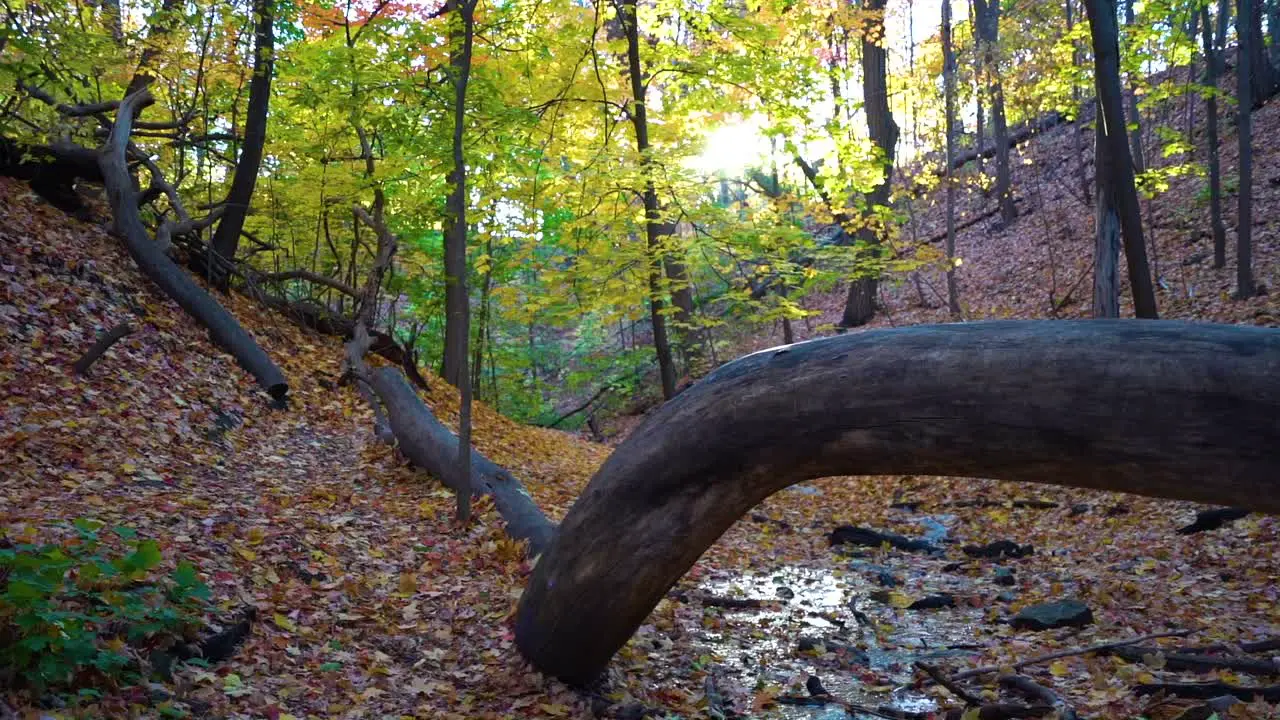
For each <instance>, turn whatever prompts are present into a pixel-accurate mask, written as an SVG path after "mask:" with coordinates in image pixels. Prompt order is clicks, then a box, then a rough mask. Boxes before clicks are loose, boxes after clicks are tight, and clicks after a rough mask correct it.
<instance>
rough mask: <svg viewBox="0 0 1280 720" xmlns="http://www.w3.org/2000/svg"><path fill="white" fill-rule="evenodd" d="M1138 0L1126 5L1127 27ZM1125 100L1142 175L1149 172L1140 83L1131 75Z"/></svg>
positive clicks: (1135, 159)
mask: <svg viewBox="0 0 1280 720" xmlns="http://www.w3.org/2000/svg"><path fill="white" fill-rule="evenodd" d="M1134 2H1136V0H1126V1H1125V4H1124V24H1125V27H1129V28H1131V27H1133V23H1134V13H1133V3H1134ZM1125 100H1126V102H1127V103H1128V105H1129V117H1128V120H1129V124H1130V125H1131V126H1132V127H1130V128H1129V145H1130V148H1131V150H1132V153H1133V172H1134V174H1136V175H1141V174H1142V173H1144V172H1146V171H1147V155H1146V152H1144V151H1143V149H1142V113H1140V112H1138V83H1137V80H1136V79H1135V78H1134V77H1133V74H1132V73H1130V74H1129V88H1128V92H1127V93H1125Z"/></svg>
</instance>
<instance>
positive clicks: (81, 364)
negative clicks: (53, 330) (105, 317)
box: [71, 322, 133, 375]
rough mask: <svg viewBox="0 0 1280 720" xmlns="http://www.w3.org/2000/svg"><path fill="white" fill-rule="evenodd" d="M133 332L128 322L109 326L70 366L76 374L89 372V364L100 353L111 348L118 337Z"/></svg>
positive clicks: (95, 359) (96, 358)
mask: <svg viewBox="0 0 1280 720" xmlns="http://www.w3.org/2000/svg"><path fill="white" fill-rule="evenodd" d="M132 332H133V326H132V325H130V324H129V323H128V322H122V323H120V324H119V325H116V326H115V327H113V328H111V329H110V330H108V331H107V332H105V333H103V334H102V335H101V336H99V337H98V341H97V342H95V343H94V344H93V346H92V347H90V348H89V349H88V350H86V351H85V353H84V355H81V356H80V359H79V360H76V364H75V365H73V366H71V369H72V370H74V371H75V373H76V374H77V375H84V374H85V373H87V372H89V366H90V365H93V364H94V363H95V362H97V361H98V358H100V357H102V354H103V353H105V352H106V351H108V350H110V349H111V346H112V345H115V344H116V342H117V341H118V340H120V338H122V337H124V336H125V335H128V334H130V333H132Z"/></svg>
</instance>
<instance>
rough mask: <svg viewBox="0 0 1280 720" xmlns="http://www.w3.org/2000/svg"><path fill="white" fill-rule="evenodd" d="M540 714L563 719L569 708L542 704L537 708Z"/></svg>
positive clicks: (555, 704) (553, 704)
mask: <svg viewBox="0 0 1280 720" xmlns="http://www.w3.org/2000/svg"><path fill="white" fill-rule="evenodd" d="M538 707H539V708H540V709H541V710H542V712H544V713H546V714H548V715H554V716H555V717H564V716H565V715H568V714H569V708H567V707H565V706H564V705H561V704H559V703H542V704H541V705H539V706H538Z"/></svg>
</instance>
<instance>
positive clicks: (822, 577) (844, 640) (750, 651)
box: [694, 515, 983, 720]
mask: <svg viewBox="0 0 1280 720" xmlns="http://www.w3.org/2000/svg"><path fill="white" fill-rule="evenodd" d="M953 520H954V517H953V516H947V515H936V516H931V517H925V518H919V519H918V522H919V524H920V525H921V526H922V528H921V529H922V530H923V532H922V533H921V534H920V535H919V537H921V538H922V539H924V540H926V541H927V542H930V543H931V544H938V543H941V542H945V541H946V536H947V525H948V523H950V522H952V521H953ZM844 552H845V553H847V554H836V552H835V550H834V549H833V559H832V561H831V562H830V563H829V564H826V566H824V567H821V568H813V567H804V566H800V565H786V566H781V567H778V568H776V569H774V570H772V571H770V572H767V573H766V572H743V573H728V572H725V573H719V574H713V575H711V576H709V577H707V578H704V579H703V580H702V581H701V582H700V583H699V586H698V592H699V593H700V594H701V595H703V596H706V597H710V598H715V599H717V600H716V601H713V602H706V603H704V605H703V607H702V623H701V624H702V627H701V629H700V630H698V631H696V632H695V633H694V638H695V641H694V647H695V648H696V649H697V651H698V652H699V653H701V654H702V657H703V658H708V659H709V662H711V663H714V664H715V673H716V676H717V682H718V683H721V684H722V685H724V686H726V687H730V686H734V685H736V686H737V687H739V688H746V689H747V690H750V689H753V688H757V689H758V688H761V687H765V686H772V687H779V686H780V687H781V688H782V692H783V694H785V695H794V696H807V695H808V693H807V692H806V691H805V687H804V682H805V679H806V678H807V677H808V676H810V675H812V676H817V677H818V678H820V680H821V682H822V685H823V686H824V687H825V688H826V690H828V691H829V692H831V693H832V694H833V695H834V696H836V697H838V698H841V699H843V700H846V701H849V702H852V703H855V704H859V705H866V706H870V707H878V706H882V705H887V706H890V707H893V708H895V709H899V710H908V711H912V712H929V711H934V710H937V709H939V704H938V702H937V701H936V700H935V698H934V697H933V696H932V695H930V694H928V693H926V692H923V691H921V690H917V689H913V688H912V687H911V682H912V675H913V668H912V664H913V663H914V662H916V661H918V660H923V661H926V662H940V661H944V660H945V659H947V658H963V657H966V656H969V655H972V654H976V652H978V648H977V647H976V646H975V644H974V638H975V636H976V633H975V631H974V629H975V627H977V626H978V625H979V624H981V623H982V622H983V610H982V609H981V608H980V607H974V606H971V605H969V604H967V603H965V602H964V598H965V597H966V596H967V595H971V594H972V593H973V587H972V586H973V583H974V579H973V578H972V577H968V576H963V575H957V574H953V573H949V572H946V571H944V570H943V569H942V568H943V566H944V565H945V561H943V560H942V559H941V557H936V556H930V555H927V554H909V555H908V554H905V553H897V552H893V553H885V552H883V551H881V550H878V549H872V548H849V549H848V550H845V551H844ZM832 565H834V568H833V567H832ZM944 592H945V593H951V594H953V595H954V596H955V597H956V599H957V606H956V607H954V608H948V609H945V610H908V609H904V608H902V607H901V606H902V605H904V604H906V602H907V600H908V599H918V598H920V597H923V596H925V595H931V594H934V593H944ZM725 600H741V601H747V600H756V601H759V602H760V606H759V607H721V606H719V605H718V603H720V602H724V601H725ZM725 604H728V603H725ZM802 641H804V642H803V644H802ZM814 645H817V647H814ZM824 650H826V651H827V652H826V653H824V652H823V651H824ZM736 709H737V710H738V711H739V712H743V711H744V710H747V711H749V712H747V714H748V715H750V716H751V717H769V718H784V719H796V720H800V719H805V720H818V719H821V720H835V719H836V718H848V717H860V718H861V717H871V716H869V715H860V716H852V715H850V714H849V713H847V712H846V711H845V710H844V708H843V707H841V706H840V705H836V704H830V705H826V706H823V707H813V706H801V705H787V704H782V703H779V704H776V705H773V706H770V707H768V708H763V709H758V710H754V711H752V710H751V709H750V708H745V709H744V708H736Z"/></svg>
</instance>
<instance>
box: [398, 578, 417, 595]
mask: <svg viewBox="0 0 1280 720" xmlns="http://www.w3.org/2000/svg"><path fill="white" fill-rule="evenodd" d="M399 587H400V592H402V593H404V594H405V595H412V594H414V593H415V592H417V591H418V579H417V578H416V577H414V575H413V573H400V585H399Z"/></svg>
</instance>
